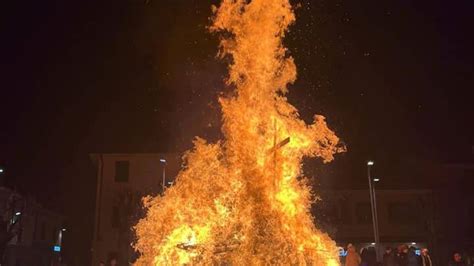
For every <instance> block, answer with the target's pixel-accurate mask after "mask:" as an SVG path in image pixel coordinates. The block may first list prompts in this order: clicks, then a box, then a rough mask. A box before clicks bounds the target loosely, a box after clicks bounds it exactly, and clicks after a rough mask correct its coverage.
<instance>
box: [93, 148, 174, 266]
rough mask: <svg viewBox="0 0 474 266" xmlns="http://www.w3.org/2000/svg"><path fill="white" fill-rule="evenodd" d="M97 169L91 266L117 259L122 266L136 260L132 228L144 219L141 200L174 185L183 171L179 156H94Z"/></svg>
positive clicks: (147, 154) (158, 154)
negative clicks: (141, 218)
mask: <svg viewBox="0 0 474 266" xmlns="http://www.w3.org/2000/svg"><path fill="white" fill-rule="evenodd" d="M90 158H91V160H92V161H93V163H94V164H95V165H96V167H97V191H96V209H95V221H94V233H93V239H92V265H98V263H99V262H100V261H104V262H106V261H107V260H109V259H110V258H117V259H118V261H119V265H128V262H131V261H133V260H134V256H135V255H134V254H135V253H134V251H133V249H132V248H131V244H132V243H133V241H134V233H133V231H132V229H131V228H132V226H133V225H134V224H136V223H137V221H138V219H139V218H140V217H143V215H144V210H143V208H142V207H141V198H142V197H143V196H145V195H156V194H158V193H161V191H162V186H163V177H165V179H166V180H165V186H170V185H172V181H173V180H174V178H175V176H176V174H177V172H178V171H179V169H180V165H181V160H180V156H179V155H178V154H163V153H162V154H160V153H140V154H138V153H137V154H91V155H90Z"/></svg>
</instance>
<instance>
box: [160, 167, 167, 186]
mask: <svg viewBox="0 0 474 266" xmlns="http://www.w3.org/2000/svg"><path fill="white" fill-rule="evenodd" d="M160 162H161V163H162V164H163V178H162V183H161V189H162V190H161V193H165V182H166V159H160Z"/></svg>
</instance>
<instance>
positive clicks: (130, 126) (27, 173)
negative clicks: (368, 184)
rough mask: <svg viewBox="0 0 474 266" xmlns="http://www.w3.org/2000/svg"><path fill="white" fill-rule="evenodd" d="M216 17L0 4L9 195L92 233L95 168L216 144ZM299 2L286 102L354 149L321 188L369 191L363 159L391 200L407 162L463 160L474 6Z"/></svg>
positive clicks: (132, 5)
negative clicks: (111, 157)
mask: <svg viewBox="0 0 474 266" xmlns="http://www.w3.org/2000/svg"><path fill="white" fill-rule="evenodd" d="M217 2H218V1H205V0H161V1H158V0H148V1H147V0H115V1H109V0H106V1H100V0H95V1H92V0H81V1H59V0H58V1H53V0H46V1H33V0H26V1H4V3H2V4H1V8H0V10H1V11H0V12H1V16H0V17H1V19H2V21H1V23H0V29H1V36H2V37H1V40H2V41H1V44H0V51H1V58H2V59H1V61H2V64H1V72H0V73H1V74H2V79H1V82H2V85H1V98H0V122H1V124H0V165H3V167H5V169H6V172H5V173H6V177H7V183H8V184H9V185H10V186H15V187H17V188H18V189H20V190H22V191H24V192H25V193H31V194H33V195H35V196H37V197H38V198H39V199H41V200H42V201H43V202H44V203H45V204H46V205H48V206H51V207H52V208H56V209H58V210H61V211H62V212H64V213H66V215H67V217H68V218H69V219H70V220H78V219H83V220H84V221H85V222H87V221H91V219H90V210H91V209H92V208H93V200H94V199H93V195H94V184H95V183H94V182H95V176H94V169H93V167H92V165H91V164H90V162H89V159H88V153H90V152H145V151H175V150H178V151H182V150H184V149H186V148H189V147H190V144H191V140H192V138H193V136H195V135H199V136H204V137H207V138H210V139H216V138H217V137H218V133H217V132H218V130H217V129H218V128H219V108H218V106H217V104H216V98H217V96H218V95H219V93H220V92H222V91H225V90H226V89H225V88H224V85H223V83H222V79H223V77H225V74H226V71H225V64H224V62H220V61H217V60H216V59H215V55H216V51H217V38H216V36H213V35H211V34H208V33H207V30H206V26H208V25H209V20H208V17H209V16H210V4H211V3H217ZM293 2H294V3H300V4H301V6H300V7H299V8H298V9H297V11H296V14H297V23H296V25H294V26H293V27H292V28H291V32H290V33H289V34H288V36H287V38H286V40H285V43H286V44H287V45H288V47H289V51H290V54H291V55H292V56H294V57H295V60H296V63H297V65H298V69H299V79H298V81H297V82H296V84H294V85H292V86H291V89H290V91H291V92H290V94H289V99H290V101H291V102H292V103H293V104H294V105H295V106H296V107H297V108H298V109H300V111H301V115H302V117H303V118H304V119H306V120H308V122H309V120H310V118H311V117H312V115H313V114H314V113H320V114H323V115H325V116H326V117H327V120H328V123H329V125H330V126H331V127H332V128H333V129H335V130H336V132H337V134H338V135H339V136H340V137H341V138H342V139H343V140H344V142H345V143H346V144H347V146H348V149H349V151H348V153H347V154H345V155H342V156H339V157H338V158H337V160H336V162H335V163H334V164H333V165H331V166H326V167H323V168H321V169H322V170H321V171H319V172H318V171H317V173H319V174H320V175H321V178H322V179H323V180H326V181H325V182H326V183H329V184H334V183H337V184H340V183H344V184H349V185H350V184H353V185H357V184H358V183H360V182H359V181H360V180H364V181H365V179H364V173H365V172H364V169H365V168H364V167H365V166H364V162H365V160H366V159H368V158H373V159H374V160H376V161H377V166H379V168H378V170H377V171H378V173H379V174H380V175H384V176H386V177H387V179H388V182H387V183H389V184H393V185H394V186H396V185H398V184H401V183H403V182H404V180H406V173H407V172H406V171H407V168H406V167H405V165H407V162H408V163H410V162H411V165H413V162H418V161H420V162H432V163H443V162H450V161H456V160H465V159H466V158H470V157H469V152H470V151H471V146H472V145H474V127H473V125H472V124H473V123H472V121H473V115H474V107H473V106H474V105H473V98H472V96H471V95H472V93H471V90H472V88H473V85H474V81H473V62H474V61H473V60H474V53H473V50H472V49H473V47H474V40H473V35H472V26H471V25H474V21H473V18H472V10H474V9H473V7H474V2H473V1H471V0H459V1H454V2H449V3H448V2H446V1H441V0H429V1H428V0H417V1H408V0H404V1H401V0H385V1H380V0H365V1H340V0H313V1H311V0H300V1H293ZM403 173H404V174H403ZM84 196H87V197H84ZM79 197H81V198H87V200H85V201H78V200H77V199H78V198H79ZM71 206H75V207H74V210H75V211H74V212H71ZM83 213H86V214H83Z"/></svg>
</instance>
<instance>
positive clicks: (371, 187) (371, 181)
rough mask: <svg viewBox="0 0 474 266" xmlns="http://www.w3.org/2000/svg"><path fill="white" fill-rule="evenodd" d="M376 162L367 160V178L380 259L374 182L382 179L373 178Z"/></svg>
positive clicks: (376, 247)
mask: <svg viewBox="0 0 474 266" xmlns="http://www.w3.org/2000/svg"><path fill="white" fill-rule="evenodd" d="M374 164H375V163H374V161H367V178H368V181H369V195H370V206H371V208H372V226H373V229H374V240H375V251H376V255H377V261H379V260H380V252H379V243H380V238H379V226H378V220H377V203H376V199H375V183H374V182H378V181H380V179H379V178H374V179H372V177H371V175H370V170H371V168H372V166H373V165H374Z"/></svg>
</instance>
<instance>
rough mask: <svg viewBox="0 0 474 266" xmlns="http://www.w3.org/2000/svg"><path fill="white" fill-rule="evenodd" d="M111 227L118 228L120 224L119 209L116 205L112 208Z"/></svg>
mask: <svg viewBox="0 0 474 266" xmlns="http://www.w3.org/2000/svg"><path fill="white" fill-rule="evenodd" d="M111 222H112V228H118V227H119V226H120V210H119V208H118V207H117V206H114V207H113V208H112V221H111Z"/></svg>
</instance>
